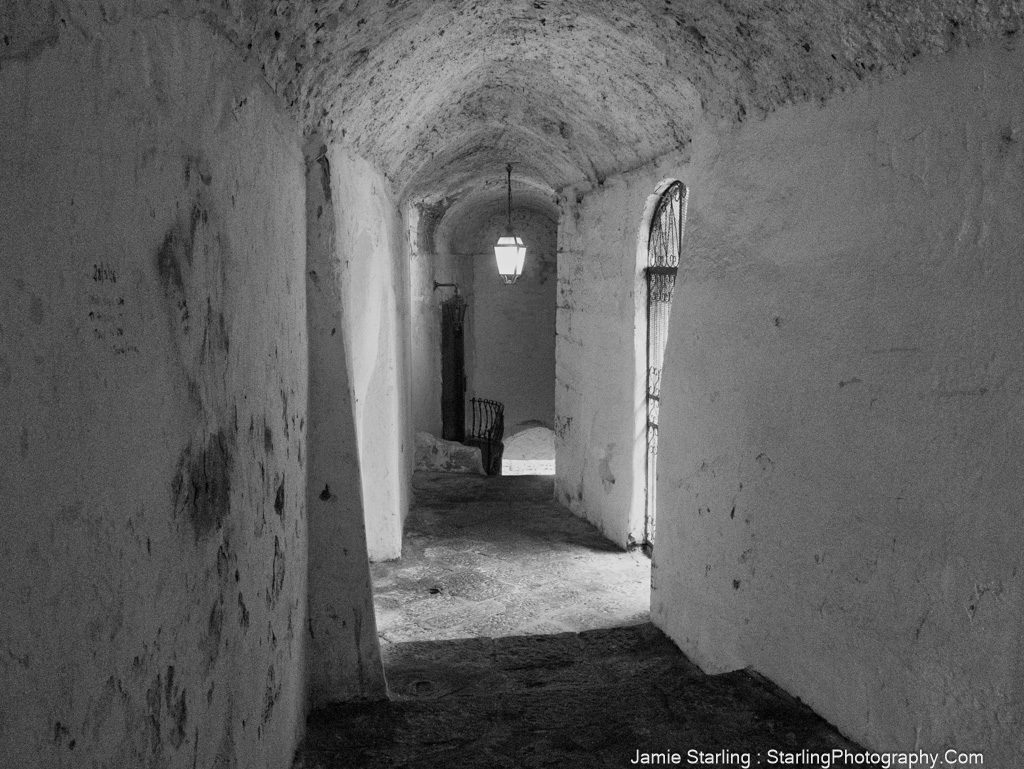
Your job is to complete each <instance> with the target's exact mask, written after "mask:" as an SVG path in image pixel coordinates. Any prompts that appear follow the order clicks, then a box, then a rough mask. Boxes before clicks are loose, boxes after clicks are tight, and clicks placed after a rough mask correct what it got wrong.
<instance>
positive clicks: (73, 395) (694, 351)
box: [0, 0, 1024, 769]
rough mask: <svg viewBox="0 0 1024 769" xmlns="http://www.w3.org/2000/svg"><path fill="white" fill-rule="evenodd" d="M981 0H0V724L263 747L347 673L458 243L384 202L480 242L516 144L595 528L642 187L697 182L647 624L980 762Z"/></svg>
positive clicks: (1014, 391) (102, 749)
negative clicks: (446, 249) (544, 243)
mask: <svg viewBox="0 0 1024 769" xmlns="http://www.w3.org/2000/svg"><path fill="white" fill-rule="evenodd" d="M1022 29H1024V8H1022V7H1021V4H1020V3H1019V2H1015V1H1010V0H985V1H983V2H967V1H966V0H921V1H920V2H915V3H878V2H860V1H859V0H858V1H856V2H853V1H851V2H843V3H834V2H826V0H794V1H792V2H790V1H789V0H787V1H786V2H782V0H754V1H751V2H731V1H728V0H695V2H688V3H681V2H664V0H657V1H655V0H636V2H628V3H626V2H619V1H617V0H596V1H591V0H586V1H584V0H564V1H563V2H554V1H553V0H547V1H545V0H538V1H536V2H534V1H533V0H531V1H529V2H520V1H519V0H516V1H514V2H499V0H474V1H473V2H469V1H468V0H442V1H441V2H428V0H389V1H388V2H385V1H384V0H315V1H314V0H302V1H299V0H296V1H295V2H281V1H280V0H227V1H225V0H187V1H185V2H176V1H175V2H172V1H171V0H146V2H139V1H137V0H103V2H99V3H96V2H85V1H84V0H60V2H35V1H34V0H32V1H29V0H4V1H3V2H2V3H0V103H2V104H4V105H5V108H4V109H3V110H0V167H2V168H4V169H5V172H4V173H3V174H0V260H2V268H3V271H4V274H5V276H6V279H5V280H4V281H3V282H2V283H0V300H2V301H0V390H2V399H3V403H4V405H5V406H6V408H4V409H3V410H2V411H0V424H2V427H3V429H2V431H0V432H2V434H3V435H5V436H7V437H8V438H9V439H8V440H6V441H4V442H0V473H2V475H0V495H2V499H0V503H2V504H0V524H2V525H3V527H4V530H5V531H6V532H8V537H7V539H6V540H5V545H4V548H5V549H4V557H3V558H2V559H0V563H2V565H0V570H2V571H0V580H2V582H3V584H4V585H5V588H6V589H5V591H4V594H3V596H2V597H0V619H2V622H0V628H2V630H0V634H2V638H0V641H2V644H3V649H2V650H0V660H2V662H0V676H2V680H0V684H2V686H0V688H2V690H3V691H5V692H14V693H15V694H14V695H13V697H12V699H13V700H14V701H13V702H6V703H0V764H4V765H11V766H26V767H31V768H32V769H35V767H50V766H61V765H67V764H69V763H72V764H79V763H81V764H86V763H88V764H92V763H95V764H98V765H112V766H146V765H162V766H167V767H173V768H174V769H177V768H178V767H188V766H232V765H237V766H246V767H258V768H260V769H270V768H271V767H273V769H279V767H281V766H283V765H285V764H286V763H287V762H288V761H289V760H290V758H291V756H292V755H293V753H294V748H295V746H296V744H297V741H298V740H299V738H300V735H301V733H302V724H303V722H304V717H305V715H306V713H307V711H308V709H309V708H311V707H315V706H317V705H320V704H322V703H325V702H330V701H336V700H347V699H358V698H371V699H372V698H379V697H383V696H385V694H386V687H385V681H384V677H383V670H382V667H381V662H380V657H379V649H378V645H377V643H376V638H377V632H376V631H377V629H376V627H375V618H374V613H373V608H372V595H371V592H370V587H369V585H370V568H371V567H370V562H371V560H383V559H389V558H396V557H398V556H399V555H400V549H401V537H402V532H403V529H404V524H405V519H406V515H407V513H408V510H409V506H410V501H411V498H412V491H413V490H412V488H411V480H410V479H411V476H412V466H413V454H414V446H415V429H416V427H417V425H418V424H420V423H419V422H418V419H419V417H420V415H425V416H424V417H423V419H424V422H423V423H422V424H427V423H428V422H429V421H430V420H433V419H436V418H439V417H434V416H430V414H429V413H428V412H429V409H430V408H434V407H433V406H429V404H436V403H438V402H439V393H438V392H437V390H438V388H439V385H438V384H437V382H436V379H435V376H434V373H433V368H432V367H433V364H432V363H431V361H430V358H429V356H426V357H425V356H424V355H423V351H424V350H428V349H430V350H436V349H439V345H437V344H433V342H436V341H437V340H436V338H432V337H431V335H436V334H438V333H439V331H437V330H436V329H437V324H435V323H431V324H427V323H425V322H421V321H423V320H424V319H425V318H427V317H433V315H432V314H433V313H435V312H436V311H437V301H438V296H437V295H436V294H435V292H434V291H433V282H434V281H435V280H439V281H440V282H453V281H452V280H451V276H448V275H442V274H440V271H442V270H443V269H444V268H446V265H445V264H443V263H442V262H441V261H439V260H438V258H439V257H440V252H438V250H437V248H436V245H437V244H436V242H435V243H433V244H431V243H429V242H427V241H424V240H421V239H420V237H419V235H420V234H421V233H423V232H430V233H432V234H436V232H439V231H441V230H443V229H444V228H445V227H448V225H451V229H450V230H449V235H450V239H449V241H448V243H449V245H451V244H456V243H467V244H468V243H470V241H472V240H473V237H472V236H474V235H478V234H479V235H481V237H482V233H485V232H486V231H487V229H488V225H487V222H488V221H489V220H490V219H491V218H492V214H494V215H497V213H498V212H499V211H500V202H501V201H502V189H501V185H502V182H503V181H504V178H503V176H502V169H503V168H505V165H506V163H509V162H511V163H512V164H513V166H514V169H515V172H514V175H513V185H514V190H513V191H514V193H515V196H516V199H517V201H518V203H517V205H518V206H519V207H518V208H517V211H518V214H519V215H520V216H521V222H522V225H523V227H524V228H526V229H527V230H529V229H531V228H532V229H535V230H538V231H544V232H545V233H547V235H546V237H549V236H550V233H551V232H552V231H553V232H554V240H553V241H552V242H553V243H554V247H553V249H552V250H551V252H550V255H551V256H552V258H553V261H552V263H554V260H557V267H556V273H557V274H556V275H554V276H551V275H549V276H548V280H547V282H546V283H544V289H545V290H548V291H551V292H552V293H553V299H552V301H553V307H554V321H553V323H554V336H555V348H554V364H553V365H554V390H553V423H552V425H551V427H552V428H553V431H554V433H555V452H556V459H557V475H556V480H555V489H556V491H555V494H556V498H557V500H558V502H559V503H560V504H561V505H563V506H564V507H567V508H569V509H570V510H571V511H572V512H573V513H575V514H577V515H578V516H580V517H584V518H586V519H587V520H589V521H591V522H592V523H594V524H595V525H596V526H597V527H598V528H599V529H600V531H601V532H602V534H603V535H604V536H605V537H607V538H608V539H609V540H611V541H612V542H614V543H616V544H617V545H619V546H620V547H622V548H626V547H628V546H629V545H630V542H631V537H632V538H633V540H634V541H635V540H637V537H636V527H635V519H634V518H633V517H632V516H631V514H630V511H632V510H634V509H635V507H634V504H633V503H634V501H635V499H636V496H637V492H638V486H637V482H636V481H637V478H638V477H642V476H637V474H636V473H635V472H634V471H635V452H634V447H635V446H636V443H637V440H638V438H639V436H638V433H637V424H638V419H639V418H638V414H637V413H636V409H637V407H638V401H637V398H636V384H637V383H636V377H635V371H636V361H637V358H636V349H635V344H636V328H635V321H636V311H635V308H636V302H635V299H636V291H637V277H638V274H637V269H636V259H635V239H636V233H637V224H638V219H639V218H640V217H641V216H642V212H643V210H644V205H645V202H646V200H647V198H648V196H649V195H650V193H651V190H653V189H655V188H656V185H657V184H658V183H659V182H660V181H661V180H663V179H666V178H674V179H679V180H680V181H681V182H683V183H684V184H685V185H686V186H687V188H688V189H689V190H691V192H692V199H691V201H690V207H689V222H688V226H687V247H686V248H687V251H686V259H685V261H684V264H683V266H682V267H680V272H679V275H678V277H677V282H676V288H675V291H676V294H675V297H674V302H673V307H674V309H673V312H672V316H671V320H670V322H669V326H670V328H669V334H668V339H669V342H668V345H667V348H666V356H665V372H664V383H665V384H664V387H663V390H662V404H663V405H662V409H661V413H660V422H659V460H658V468H659V470H658V480H657V491H658V500H659V512H658V529H657V548H656V550H655V555H654V562H653V566H654V574H655V577H654V581H653V586H652V587H653V588H654V589H653V591H652V604H651V605H652V619H653V622H654V623H655V624H656V625H657V626H658V627H659V628H662V629H663V630H664V631H665V632H666V633H667V634H668V636H669V637H670V638H671V639H672V640H673V642H675V643H676V644H678V645H679V646H680V647H681V648H682V649H683V650H684V651H685V652H686V653H687V654H688V655H689V656H690V657H691V658H692V659H693V660H694V662H695V663H697V664H698V665H699V666H700V667H701V668H703V669H705V670H707V671H711V672H724V671H735V670H737V669H740V668H747V667H752V668H754V669H755V670H757V671H759V672H760V673H761V674H763V675H764V676H767V677H768V678H770V679H771V680H772V681H775V682H776V683H778V684H779V685H780V686H781V687H783V688H784V689H785V690H786V691H789V692H791V693H792V694H794V695H796V696H799V697H800V698H801V699H802V700H804V701H805V702H807V703H808V704H809V705H810V706H811V707H813V708H814V709H815V710H816V711H817V712H819V713H821V714H822V715H824V716H825V717H826V718H827V719H829V720H830V721H831V722H833V723H835V724H837V725H838V726H839V727H840V728H841V729H842V730H843V731H844V732H845V733H847V734H849V735H850V736H851V737H853V738H855V739H856V740H858V741H860V742H862V743H864V744H865V745H867V746H869V747H872V748H877V749H879V750H891V751H898V750H903V749H907V748H908V746H914V747H916V746H922V748H923V749H927V750H934V751H941V750H943V749H944V748H945V747H946V746H947V745H956V746H958V747H959V746H963V747H964V748H965V749H966V750H973V749H974V748H975V746H977V748H978V749H979V750H982V751H984V753H985V759H986V763H987V764H991V765H1005V766H1016V765H1020V764H1021V763H1022V762H1024V744H1022V741H1021V736H1020V730H1019V729H1017V728H1015V725H1016V724H1017V723H1019V722H1020V720H1021V712H1022V701H1021V693H1020V691H1018V688H1019V687H1018V688H1015V687H1014V686H1013V685H1011V684H1008V683H1007V682H1008V681H1009V682H1015V681H1019V680H1021V678H1022V667H1021V665H1022V662H1021V660H1022V659H1024V655H1022V654H1021V645H1020V639H1021V638H1022V637H1024V634H1022V633H1021V632H1020V631H1021V627H1022V617H1024V593H1022V590H1021V588H1020V574H1021V573H1022V568H1024V566H1022V565H1021V563H1020V553H1021V552H1024V542H1022V540H1021V537H1022V536H1024V534H1022V532H1021V527H1020V526H1019V525H1018V524H1019V521H1018V520H1017V518H1018V516H1017V509H1018V505H1017V502H1016V500H1017V499H1019V498H1020V496H1021V493H1022V492H1024V488H1022V483H1024V482H1022V480H1021V479H1022V478H1024V473H1021V472H1020V467H1021V465H1022V463H1024V461H1022V460H1024V449H1022V446H1021V442H1020V439H1019V436H1020V435H1021V434H1024V432H1022V427H1024V426H1022V424H1021V419H1022V417H1021V414H1020V409H1019V394H1020V391H1021V388H1022V386H1024V385H1022V382H1024V370H1022V368H1021V364H1020V361H1022V360H1024V340H1022V337H1021V335H1020V334H1018V333H1017V332H1016V329H1019V328H1020V326H1021V322H1020V302H1019V297H1020V296H1021V295H1022V289H1021V286H1022V285H1024V274H1022V270H1024V266H1022V262H1021V260H1020V259H1019V254H1020V251H1021V246H1022V244H1024V221H1022V217H1021V213H1020V205H1019V202H1020V197H1021V195H1020V192H1021V191H1020V179H1021V169H1022V168H1024V149H1022V148H1024V142H1022V141H1021V140H1020V135H1021V130H1022V127H1021V118H1020V115H1021V114H1022V105H1024V83H1022V81H1021V78H1020V77H1019V73H1020V72H1021V71H1022V69H1024V51H1022V47H1021V43H1020V40H1021V38H1022V35H1021V30H1022ZM459 212H462V213H464V214H465V216H462V215H461V214H460V213H459ZM470 222H472V226H471V227H469V229H464V228H463V227H462V225H463V224H467V225H468V224H469V223H470ZM463 234H465V235H466V237H463ZM489 236H490V235H489V234H488V237H489ZM461 248H462V247H461V246H458V247H457V248H456V249H455V251H453V252H452V253H462V251H461V250H460V249H461ZM478 248H480V246H479V244H472V245H467V247H466V250H467V251H474V252H475V251H477V250H478ZM445 278H449V279H448V280H445ZM464 279H465V280H467V281H468V278H464ZM467 285H468V282H467ZM509 296H513V295H512V294H508V295H504V299H507V298H508V297H509ZM545 301H548V300H547V299H545ZM546 306H551V305H546ZM951 319H952V320H951ZM479 327H480V326H479V324H478V328H479ZM414 383H415V384H416V386H415V387H414ZM435 396H437V397H435ZM545 397H546V396H545ZM428 406H429V408H428ZM525 418H534V417H529V416H527V417H525ZM536 418H538V419H542V418H541V417H536ZM431 432H435V431H434V430H432V429H431ZM435 434H436V433H435Z"/></svg>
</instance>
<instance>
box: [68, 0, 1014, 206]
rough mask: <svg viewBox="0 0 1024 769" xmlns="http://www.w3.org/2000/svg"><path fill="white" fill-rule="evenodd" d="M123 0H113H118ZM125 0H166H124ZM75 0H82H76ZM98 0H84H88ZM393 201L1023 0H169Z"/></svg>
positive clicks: (617, 156) (643, 158)
mask: <svg viewBox="0 0 1024 769" xmlns="http://www.w3.org/2000/svg"><path fill="white" fill-rule="evenodd" d="M122 1H126V0H122ZM127 1H130V2H136V3H137V4H139V5H143V6H144V5H147V4H152V5H154V6H157V5H161V4H166V2H167V0H163V3H161V2H160V0H127ZM77 2H80V3H83V4H87V5H88V4H89V3H88V2H87V0H77ZM101 5H102V3H101ZM173 5H174V6H175V7H176V10H177V11H178V12H184V13H201V14H203V15H204V16H205V17H206V18H207V19H208V20H209V21H211V22H212V23H213V25H214V26H216V27H217V28H219V29H220V30H222V31H223V32H224V33H225V34H226V35H227V36H228V37H229V38H230V39H231V40H232V41H234V43H235V44H236V45H237V46H238V47H239V48H240V49H241V50H242V51H243V52H244V53H245V54H246V55H247V56H249V57H251V58H253V59H255V60H256V61H257V62H258V63H259V64H260V66H262V67H263V70H264V72H265V74H266V77H267V79H268V81H269V82H270V83H271V85H272V86H273V87H274V88H275V90H276V91H277V92H278V93H279V94H280V95H281V96H282V97H283V98H284V99H285V100H286V101H287V102H288V104H289V105H291V107H292V109H293V110H294V111H295V112H296V114H297V115H298V116H299V117H300V119H301V120H303V122H304V124H305V125H306V127H307V130H310V131H311V132H312V131H319V132H321V133H322V134H323V135H325V136H326V137H328V138H330V139H331V140H333V141H335V142H339V143H341V144H344V145H347V146H349V147H351V148H352V149H353V150H354V151H355V152H357V153H359V154H360V155H362V156H364V157H366V158H368V159H369V160H371V161H373V162H374V163H375V164H376V165H377V166H378V167H379V168H380V169H381V170H382V171H383V172H384V173H385V175H386V176H388V177H389V178H390V179H391V181H392V182H393V184H394V186H395V190H396V192H397V193H398V195H399V196H400V197H401V198H402V199H404V200H427V201H432V200H440V199H444V198H448V199H455V198H459V197H461V196H462V195H463V194H465V193H466V192H467V191H471V190H480V189H490V190H491V191H492V193H491V194H493V190H494V186H495V185H498V186H499V187H500V186H501V185H502V183H503V182H504V173H503V171H504V167H505V163H506V162H508V161H511V162H513V163H514V164H515V168H516V172H515V178H516V180H517V184H519V185H525V187H526V188H528V189H533V190H538V191H553V190H557V189H558V188H560V187H563V186H565V185H569V184H579V183H587V182H590V183H594V182H598V181H600V180H602V179H603V178H604V177H606V176H609V175H611V174H614V173H616V172H618V171H622V170H626V169H628V168H631V167H636V166H638V165H641V164H643V163H645V162H647V161H649V160H651V159H652V158H654V157H656V156H658V155H660V154H664V153H665V152H667V151H670V150H672V149H673V148H676V147H679V146H681V145H685V144H686V143H687V142H689V141H690V139H691V134H692V129H693V126H694V123H695V121H697V120H699V119H701V118H702V117H706V118H709V119H711V120H715V121H724V122H729V121H731V122H740V121H744V120H750V119H755V118H757V117H758V116H761V115H763V114H765V113H767V112H770V111H771V110H773V109H776V108H778V107H779V106H781V105H785V104H788V103H792V102H800V101H807V100H824V99H827V98H828V97H829V96H830V95H831V94H833V93H835V92H836V91H839V90H843V89H846V88H849V87H851V86H854V85H856V84H857V83H858V82H860V81H862V80H865V79H872V78H882V77H886V76H888V75H890V74H892V73H895V72H898V71H901V70H903V69H905V68H906V67H907V65H908V64H909V63H910V62H911V61H912V60H914V59H915V58H917V57H920V56H930V55H934V54H936V53H939V52H943V51H946V50H949V49H951V48H953V47H956V46H958V45H964V44H971V43H974V42H977V41H979V40H981V39H983V38H991V37H999V36H1004V35H1014V34H1017V33H1018V30H1020V29H1022V27H1024V0H918V1H917V2H904V1H900V2H897V1H896V0H176V2H175V3H173Z"/></svg>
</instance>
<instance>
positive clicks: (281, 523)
mask: <svg viewBox="0 0 1024 769" xmlns="http://www.w3.org/2000/svg"><path fill="white" fill-rule="evenodd" d="M5 11H7V13H8V16H7V18H6V20H5V23H6V24H8V26H6V27H5V30H6V32H5V34H7V33H10V35H13V37H10V38H9V39H10V40H11V41H13V42H11V44H10V45H8V47H6V48H4V49H2V50H0V104H3V105H4V106H3V108H2V109H0V168H3V172H2V173H0V263H2V265H3V272H4V280H3V281H0V401H2V402H3V408H2V409H0V435H3V436H4V437H5V440H4V441H3V442H2V443H0V494H2V498H3V504H2V507H0V526H2V527H3V530H4V532H5V533H4V535H3V537H2V538H0V541H2V545H0V582H2V584H3V586H4V589H3V591H2V592H0V617H2V618H3V620H2V622H0V691H3V692H4V695H3V697H2V698H0V765H3V766H9V767H19V768H22V767H25V768H28V767H46V768H47V769H51V768H52V767H64V766H67V767H70V766H85V765H89V766H94V765H95V766H100V765H102V766H124V767H127V766H131V767H194V766H224V767H228V766H244V767H275V769H276V768H278V767H282V766H286V765H287V764H288V763H289V761H290V759H291V755H292V752H293V750H294V746H295V744H296V740H297V738H298V736H299V734H300V732H301V729H302V716H303V706H302V702H303V677H302V670H303V641H302V639H303V635H304V633H303V629H304V628H305V626H306V609H305V606H306V604H305V593H306V490H305V468H304V458H305V457H304V454H305V448H306V440H305V430H306V423H305V413H306V376H307V373H306V372H307V369H306V330H305V313H306V310H305V279H304V276H303V267H304V242H305V215H304V210H303V199H304V177H303V162H302V153H301V150H300V147H299V135H300V131H299V129H298V127H297V126H296V125H295V123H294V122H292V121H291V120H290V119H288V118H285V117H283V113H282V111H281V110H280V108H279V106H278V104H277V100H276V97H273V96H272V95H271V94H270V92H269V90H268V88H267V87H266V85H265V83H263V82H262V80H259V79H258V78H257V77H256V76H254V75H253V74H250V73H251V72H252V70H251V68H250V67H247V66H243V65H241V64H240V62H239V59H238V56H237V54H236V52H235V51H234V50H233V49H232V48H231V47H230V46H228V45H227V44H226V43H225V42H224V41H222V40H221V39H219V38H218V37H216V36H215V35H214V34H213V33H212V32H210V31H209V30H208V29H207V28H206V27H205V26H203V25H202V24H201V23H199V22H198V21H190V22H186V21H181V20H175V19H172V18H169V17H161V18H156V19H153V20H150V21H140V20H137V19H135V18H133V17H127V16H126V17H123V18H121V19H120V20H119V21H116V20H115V18H116V17H115V18H112V19H108V20H107V21H106V22H104V23H99V22H94V21H93V20H91V19H88V18H79V17H69V16H61V15H60V14H58V13H57V12H56V11H55V10H54V8H53V6H51V5H50V4H48V3H38V4H34V5H33V4H14V7H13V11H14V12H15V14H14V17H11V16H10V13H11V12H12V6H11V4H8V5H7V6H6V7H5ZM12 18H13V19H14V21H13V22H12V21H11V19H12ZM5 45H7V43H6V42H5Z"/></svg>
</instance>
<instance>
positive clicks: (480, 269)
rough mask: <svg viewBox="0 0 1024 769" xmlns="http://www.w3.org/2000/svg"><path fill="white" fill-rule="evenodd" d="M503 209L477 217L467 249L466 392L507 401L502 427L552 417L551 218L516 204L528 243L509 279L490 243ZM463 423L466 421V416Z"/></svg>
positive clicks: (516, 221)
mask: <svg viewBox="0 0 1024 769" xmlns="http://www.w3.org/2000/svg"><path fill="white" fill-rule="evenodd" d="M506 224H507V217H506V216H503V215H500V214H499V215H497V216H494V217H491V218H490V219H488V220H486V221H484V222H481V223H480V224H479V229H477V230H476V231H475V232H474V233H473V236H472V238H471V240H472V242H471V243H456V244H454V248H455V249H456V250H457V251H463V249H466V247H467V246H470V245H471V246H472V247H473V248H472V249H466V251H468V253H467V254H466V260H467V261H468V262H469V264H470V265H471V267H472V271H473V283H472V292H471V295H470V297H469V304H470V306H469V309H468V310H467V313H466V315H467V322H466V379H467V385H468V386H467V391H466V398H467V402H468V399H469V398H471V397H474V396H475V397H478V398H488V399H491V400H497V401H501V402H502V403H504V404H505V425H506V429H508V428H511V427H513V426H515V425H517V424H520V423H521V422H526V421H528V420H536V421H539V422H543V423H544V424H545V425H547V426H549V427H550V426H552V425H553V424H554V418H555V284H556V282H557V272H558V264H557V258H556V253H555V241H556V232H557V230H556V224H555V222H553V221H552V220H551V219H549V218H547V217H545V216H541V215H538V214H537V213H536V212H532V211H527V212H513V217H512V226H513V229H514V230H515V232H516V234H517V235H519V236H520V237H521V238H522V239H523V241H524V242H525V243H526V246H527V252H526V263H525V265H524V266H523V274H522V276H520V277H519V279H518V280H517V281H516V282H515V283H514V284H512V285H511V286H508V285H505V283H503V282H502V280H501V278H500V277H499V276H498V268H497V265H496V263H495V261H494V251H493V246H494V244H495V243H497V242H498V237H499V236H501V235H502V234H504V231H505V227H506ZM467 424H468V422H467Z"/></svg>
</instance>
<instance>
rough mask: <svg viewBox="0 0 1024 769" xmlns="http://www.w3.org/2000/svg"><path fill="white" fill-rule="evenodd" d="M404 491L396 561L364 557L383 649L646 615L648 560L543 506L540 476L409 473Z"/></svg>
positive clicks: (548, 496)
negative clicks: (406, 507)
mask: <svg viewBox="0 0 1024 769" xmlns="http://www.w3.org/2000/svg"><path fill="white" fill-rule="evenodd" d="M413 487H414V491H415V503H414V506H413V509H412V511H411V512H410V514H409V519H408V521H407V523H406V531H405V537H404V539H403V549H402V558H401V560H399V561H392V562H386V563H376V564H373V565H372V576H373V584H374V594H375V601H376V607H377V628H378V633H379V635H380V638H381V641H382V647H384V652H385V655H386V654H387V648H388V646H389V645H390V644H395V643H401V642H406V641H427V640H447V639H455V638H473V637H492V638H493V637H501V636H513V635H530V634H541V633H561V632H566V631H577V632H578V631H582V630H594V629H599V628H610V627H619V626H622V625H632V624H639V623H643V622H647V621H648V619H649V611H650V579H651V577H650V570H651V567H650V561H649V560H648V559H647V558H646V557H645V556H644V555H643V554H642V553H640V552H639V551H636V552H632V553H626V552H623V551H621V550H619V549H618V548H617V547H616V546H615V545H613V544H612V543H611V542H609V541H608V540H606V539H605V538H604V537H603V536H601V534H600V533H599V532H598V531H597V530H596V529H595V528H594V527H593V526H591V525H590V524H589V523H587V522H585V521H583V520H581V519H580V518H577V517H575V516H574V515H572V514H571V513H569V512H567V511H566V510H565V509H564V508H562V507H561V506H560V505H558V504H557V503H556V502H554V500H553V498H552V497H553V481H552V479H551V478H550V477H538V476H512V477H504V476H495V477H482V476H467V475H456V474H443V473H436V474H427V473H417V474H416V475H415V477H414V480H413Z"/></svg>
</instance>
